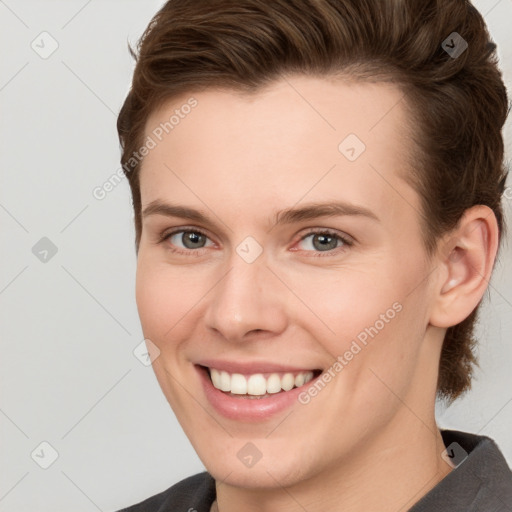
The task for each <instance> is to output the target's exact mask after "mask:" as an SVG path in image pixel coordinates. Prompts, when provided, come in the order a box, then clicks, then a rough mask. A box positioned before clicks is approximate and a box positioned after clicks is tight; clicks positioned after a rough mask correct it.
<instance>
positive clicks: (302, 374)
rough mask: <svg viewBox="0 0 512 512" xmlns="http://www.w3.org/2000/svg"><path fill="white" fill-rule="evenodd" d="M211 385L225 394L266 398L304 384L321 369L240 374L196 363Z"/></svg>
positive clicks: (243, 397) (248, 397) (256, 398)
mask: <svg viewBox="0 0 512 512" xmlns="http://www.w3.org/2000/svg"><path fill="white" fill-rule="evenodd" d="M198 367H199V368H200V370H201V371H202V372H204V373H205V374H206V375H207V377H208V379H209V380H210V382H211V384H212V386H213V387H214V388H215V389H217V390H219V391H221V392H222V393H224V394H225V395H227V396H230V397H234V398H241V399H249V400H251V399H252V400H262V399H268V398H271V397H273V396H276V395H279V394H283V393H287V392H288V391H291V390H293V389H295V388H300V387H302V386H305V385H306V384H308V383H309V382H310V381H312V380H313V379H315V378H316V377H318V376H319V375H320V374H321V373H322V370H320V369H313V370H300V371H280V372H277V371H276V372H267V373H250V374H242V373H235V372H233V373H232V372H228V371H226V370H221V369H218V368H212V367H208V366H202V365H198Z"/></svg>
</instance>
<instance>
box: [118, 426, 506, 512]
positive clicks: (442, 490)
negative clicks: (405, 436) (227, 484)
mask: <svg viewBox="0 0 512 512" xmlns="http://www.w3.org/2000/svg"><path fill="white" fill-rule="evenodd" d="M441 435H442V437H443V442H444V444H445V446H446V448H447V450H446V456H447V457H448V458H449V459H450V460H451V461H452V464H453V465H454V466H456V467H455V469H454V470H453V471H451V472H450V473H449V474H448V475H446V477H444V478H443V480H441V481H440V482H439V483H438V484H437V485H436V486H435V487H434V488H433V489H431V490H430V491H429V492H428V493H427V494H426V495H425V496H423V498H421V499H420V500H419V501H418V502H417V503H416V504H415V505H413V507H412V508H410V509H409V512H512V472H511V471H510V468H509V467H508V465H507V462H506V461H505V458H504V457H503V455H502V453H501V452H500V450H499V448H498V446H497V445H496V443H495V442H494V441H493V440H492V439H490V438H489V437H486V436H479V435H476V434H470V433H466V432H459V431H457V430H441ZM447 460H448V459H447ZM215 497H216V492H215V480H214V479H213V477H212V476H211V475H210V474H209V473H207V472H203V473H198V474H197V475H194V476H191V477H189V478H186V479H184V480H182V481H181V482H178V483H177V484H175V485H173V486H172V487H170V488H169V489H167V490H166V491H163V492H162V493H160V494H157V495H155V496H153V497H151V498H148V499H147V500H145V501H143V502H141V503H139V504H138V505H133V506H131V507H128V508H124V509H122V510H120V511H118V512H209V511H210V507H211V505H212V503H213V501H214V500H215Z"/></svg>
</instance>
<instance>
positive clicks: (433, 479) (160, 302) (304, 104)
mask: <svg viewBox="0 0 512 512" xmlns="http://www.w3.org/2000/svg"><path fill="white" fill-rule="evenodd" d="M291 84H293V87H291ZM299 92H300V94H299ZM191 96H193V97H194V98H196V100H197V101H198V105H197V107H196V108H195V109H194V110H193V111H192V112H191V113H190V114H189V115H188V116H186V118H185V119H183V120H181V122H180V124H179V125H178V126H176V127H175V128H174V129H173V131H172V132H170V133H169V135H167V136H166V137H165V138H164V139H163V140H162V141H161V142H160V143H159V144H158V145H157V146H156V147H155V148H154V149H152V150H151V151H150V152H149V154H148V155H147V156H146V157H145V159H144V162H143V165H142V171H141V176H140V183H141V198H142V208H143V210H144V209H145V208H146V207H147V206H148V205H150V204H151V203H153V202H154V201H157V200H158V201H162V202H167V203H173V204H179V205H183V206H188V207H192V208H196V209H199V210H201V211H203V212H204V213H205V214H206V215H207V216H208V217H209V218H210V220H211V223H209V224H207V225H205V224H203V223H202V222H196V221H190V220H189V219H186V218H178V217H167V216H165V215H161V214H151V215H146V216H145V217H144V218H143V230H142V236H141V242H140V247H139V252H138V266H137V289H136V297H137V306H138V310H139V314H140V319H141V323H142V328H143V332H144V336H145V337H146V338H148V339H150V340H151V342H152V343H153V344H154V345H155V346H156V347H158V349H159V351H160V354H159V357H157V358H156V359H155V361H154V363H153V367H154V371H155V374H156V376H157V378H158V381H159V383H160V386H161V388H162V390H163V392H164V394H165V396H166V398H167V400H168V401H169V403H170V405H171V407H172V409H173V410H174V412H175V414H176V416H177V418H178V420H179V422H180V424H181V426H182V427H183V429H184V431H185V433H186V434H187V436H188V438H189V439H190V441H191V443H192V445H193V447H194V448H195V450H196V451H197V453H198V455H199V457H200V458H201V460H202V461H203V463H204V465H205V467H206V468H207V470H208V471H209V472H210V473H211V474H212V475H213V477H214V478H215V479H216V482H217V499H218V506H219V510H220V511H221V512H230V511H235V510H242V509H243V510H246V511H256V510H258V511H272V510H282V511H290V512H291V511H299V510H300V511H302V510H304V509H306V510H311V511H313V510H327V511H331V510H344V511H363V510H364V511H366V510H380V511H383V512H386V511H393V512H396V511H397V510H406V509H407V508H409V507H411V506H412V505H413V504H414V503H415V502H416V501H418V500H419V499H420V498H421V497H422V496H423V495H424V494H426V493H427V492H428V491H429V490H430V489H431V488H432V487H433V486H435V485H436V484H437V483H438V482H439V481H440V480H441V479H442V478H444V477H445V476H446V475H447V474H448V473H449V472H450V471H451V467H450V466H449V465H448V464H447V463H445V462H444V461H443V460H442V458H441V454H442V452H443V450H444V445H443V443H442V439H441V436H440V433H439V430H438V427H437V425H436V421H435V416H434V404H435V393H436V382H437V375H438V372H437V368H438V362H439V357H440V351H441V346H442V340H443V337H444V334H445V330H446V328H447V327H449V326H450V325H454V324H456V323H458V322H460V321H461V320H462V319H463V318H465V317H467V316H468V315H469V314H470V312H471V311H472V310H473V308H474V307H475V306H476V305H477V304H478V302H479V300H480V299H481V297H482V295H483V293H484V291H485V288H486V286H487V280H488V278H489V277H490V273H491V271H492V265H493V261H494V257H495V254H496V248H497V227H496V221H495V218H494V215H493V214H492V212H491V210H489V209H488V208H486V207H484V206H477V207H474V208H472V209H471V210H468V211H467V212H466V215H465V216H464V218H463V219H462V221H461V223H460V225H459V227H458V228H457V230H455V231H454V232H452V233H450V234H448V235H447V236H446V237H443V238H442V239H441V240H440V242H439V249H438V251H437V252H436V253H435V254H434V255H433V256H432V257H431V258H429V257H427V254H426V252H425V249H424V245H423V242H422V233H421V227H420V214H419V211H420V209H421V208H420V199H419V196H418V194H417V193H416V192H415V191H414V190H413V189H412V188H411V186H410V185H408V184H407V183H406V181H405V180H404V179H403V175H405V174H406V173H407V172H408V168H407V163H406V160H407V159H406V155H408V148H409V143H408V142H407V138H406V133H407V130H409V129H410V128H408V126H407V123H408V118H407V114H406V111H405V108H404V105H403V102H402V101H400V100H401V98H402V94H401V92H400V91H399V90H398V89H397V88H395V86H393V85H391V84H384V83H379V84H361V83H359V84H355V83H349V82H346V81H342V80H340V79H336V80H335V79H327V78H325V77H318V78H313V77H305V76H292V77H288V78H287V79H280V80H279V81H276V82H274V83H273V84H271V86H270V87H267V88H266V89H264V90H261V91H259V92H258V93H257V94H255V95H252V96H247V95H242V94H239V93H234V92H233V91H229V90H220V89H217V90H214V89H210V90H206V91H202V92H197V93H194V94H192V93H190V94H187V95H183V96H182V97H180V98H173V99H172V101H169V102H168V103H167V104H165V105H164V106H163V107H162V108H160V109H158V110H157V111H155V112H154V113H153V114H152V115H151V117H150V118H149V119H148V122H147V125H146V136H147V135H150V134H151V131H152V130H153V129H154V127H156V126H158V125H159V123H161V122H165V121H166V120H168V119H169V115H170V114H172V112H173V111H174V109H176V108H179V106H180V105H183V104H184V103H185V102H186V101H187V99H188V98H189V97H191ZM350 133H354V134H356V135H357V136H358V137H359V139H361V140H362V141H363V142H364V144H365V145H366V151H365V152H364V153H362V154H361V156H359V158H358V159H357V160H355V161H354V162H350V161H349V160H347V159H346V158H345V156H344V155H343V154H342V153H341V152H340V151H339V150H338V145H339V144H340V142H341V141H342V140H343V139H344V138H345V137H346V136H347V135H348V134H350ZM331 200H338V201H344V202H346V203H349V204H351V205H358V206H361V207H364V208H367V209H369V210H371V211H372V212H373V213H374V214H375V216H376V217H378V220H373V219H371V218H367V217H365V216H360V215H359V216H356V215H343V216H331V217H326V216H324V217H319V218H316V219H310V220H302V221H298V222H294V223H291V224H285V225H279V226H276V225H274V222H273V219H274V215H275V213H276V212H277V211H278V210H281V209H284V208H290V207H299V206H304V205H305V204H306V203H310V202H325V201H331ZM171 228H172V229H178V228H182V229H185V228H187V229H191V228H192V229H194V228H195V229H199V230H200V231H201V232H203V233H205V234H206V236H207V238H206V241H205V242H204V243H203V247H202V248H199V249H193V248H192V249H190V248H188V246H186V245H184V242H183V237H182V236H181V235H182V233H179V234H178V235H175V236H173V237H172V239H170V238H168V239H167V240H164V241H160V235H162V233H164V234H165V233H169V232H170V231H171V230H172V229H171ZM316 228H318V229H319V230H320V231H321V230H322V229H328V230H330V231H334V232H336V233H337V234H339V235H340V236H342V237H347V238H348V239H349V240H350V241H352V242H353V243H352V244H351V245H348V244H343V242H341V241H339V242H338V245H337V246H336V244H335V243H334V244H333V245H331V246H329V247H330V248H328V249H324V250H322V246H321V245H320V244H318V243H317V244H316V246H315V245H314V244H313V242H314V239H315V236H314V235H311V236H309V237H307V238H305V239H304V240H302V241H301V238H302V237H303V236H306V235H307V234H310V232H311V230H312V229H316ZM248 236H251V237H253V238H254V239H255V240H257V242H258V243H259V244H260V246H261V247H262V249H263V252H262V254H261V255H260V256H259V257H258V258H257V259H256V260H255V261H254V262H252V263H247V262H246V261H245V260H244V259H243V258H241V257H240V256H239V255H238V254H237V252H236V248H237V246H238V245H239V244H240V243H241V242H242V241H243V240H244V239H245V238H246V237H248ZM198 247H200V245H199V246H198ZM319 247H320V248H319ZM332 247H335V248H332ZM173 249H175V250H178V251H179V250H181V251H183V253H177V252H173ZM187 251H188V252H187ZM394 303H399V304H400V305H401V311H400V312H399V313H397V314H396V316H395V317H394V318H393V319H392V320H390V321H389V322H388V323H386V324H385V327H384V328H383V329H382V330H380V331H379V333H378V335H376V336H375V337H374V338H373V339H372V340H371V342H370V343H369V344H368V345H367V346H366V347H364V348H363V349H362V350H361V351H360V352H359V353H358V354H357V355H356V356H355V357H354V358H353V359H352V360H351V361H350V362H349V363H348V364H347V365H346V366H345V367H344V368H343V370H342V371H341V372H339V373H338V374H337V375H336V377H335V378H333V379H332V380H331V382H329V383H328V385H327V386H326V387H325V388H324V389H323V390H322V391H321V392H320V393H318V395H317V396H316V397H314V398H312V399H311V401H310V402H309V403H308V404H306V405H304V404H301V403H298V402H297V403H295V404H294V405H293V406H292V408H291V409H288V410H286V411H285V412H284V413H283V414H278V415H276V416H275V417H272V418H270V419H268V420H265V421H258V422H241V421H236V420H229V419H226V418H224V417H223V416H221V415H219V414H218V413H217V412H216V411H215V409H213V407H212V406H211V405H210V404H209V402H208V401H207V399H206V397H205V395H204V392H203V389H202V387H201V383H200V380H199V377H198V374H197V372H196V370H195V368H194V362H197V361H199V360H201V359H202V358H222V359H228V360H230V361H240V360H241V361H271V362H276V363H281V364H288V365H292V366H295V367H304V368H320V369H324V370H325V369H328V368H329V367H331V366H332V364H333V362H334V360H335V358H336V357H337V356H339V355H342V354H344V353H345V351H346V350H348V349H349V347H350V344H351V342H352V341H353V340H354V339H355V338H356V336H357V335H358V334H359V333H360V332H362V331H364V329H365V328H367V327H369V326H373V325H374V324H375V322H376V321H377V320H378V319H379V318H380V315H381V314H384V313H385V312H386V311H387V310H388V309H389V308H391V307H392V305H393V304H394ZM249 441H250V442H252V443H253V444H254V445H255V446H256V447H257V449H258V450H259V451H260V452H261V454H262V458H261V460H259V461H258V463H257V464H256V465H254V466H253V467H251V468H248V467H246V466H245V465H244V464H242V463H241V461H240V460H239V459H238V457H237V452H238V451H239V450H240V449H241V448H242V447H243V446H244V445H245V444H246V443H247V442H249ZM401 507H403V508H401Z"/></svg>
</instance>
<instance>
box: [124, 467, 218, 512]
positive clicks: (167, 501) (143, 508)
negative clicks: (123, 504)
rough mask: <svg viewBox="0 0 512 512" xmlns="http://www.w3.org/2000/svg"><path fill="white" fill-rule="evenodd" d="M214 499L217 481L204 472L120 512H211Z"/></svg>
mask: <svg viewBox="0 0 512 512" xmlns="http://www.w3.org/2000/svg"><path fill="white" fill-rule="evenodd" d="M214 499H215V480H214V479H213V477H212V476H211V475H210V474H209V473H207V472H206V471H204V472H203V473H198V474H197V475H193V476H190V477H188V478H185V479H184V480H181V481H180V482H178V483H176V484H174V485H173V486H171V487H169V489H167V490H165V491H163V492H161V493H159V494H156V495H155V496H152V497H150V498H148V499H146V500H144V501H142V502H141V503H138V504H136V505H132V506H131V507H128V508H123V509H122V510H119V511H118V512H173V511H179V512H209V510H210V506H211V504H212V502H213V500H214Z"/></svg>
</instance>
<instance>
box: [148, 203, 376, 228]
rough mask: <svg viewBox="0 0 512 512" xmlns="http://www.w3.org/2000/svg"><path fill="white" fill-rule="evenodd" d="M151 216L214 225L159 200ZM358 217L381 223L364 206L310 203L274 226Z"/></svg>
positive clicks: (290, 211)
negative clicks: (322, 218) (320, 218)
mask: <svg viewBox="0 0 512 512" xmlns="http://www.w3.org/2000/svg"><path fill="white" fill-rule="evenodd" d="M150 215H164V216H166V217H180V218H184V219H188V220H191V221H195V222H200V223H203V224H206V225H209V226H211V225H213V224H214V223H213V222H212V221H211V220H210V219H209V218H208V216H207V215H206V214H205V213H203V212H201V211H200V210H196V209H195V208H190V207H187V206H182V205H175V204H169V203H164V202H162V201H160V200H158V199H156V200H155V201H152V202H151V203H149V204H148V205H147V206H146V207H145V208H144V210H143V212H142V217H143V218H144V217H148V216H150ZM336 216H356V217H366V218H368V219H371V220H373V221H377V222H380V219H379V218H378V217H377V215H376V214H375V213H374V212H373V211H371V210H369V209H368V208H365V207H363V206H359V205H354V204H350V203H345V202H341V201H333V202H327V203H308V204H305V205H304V206H301V207H298V208H293V207H292V208H286V209H284V210H280V211H278V212H277V213H276V214H275V215H274V219H273V222H274V225H283V224H293V223H296V222H301V221H305V220H313V219H316V218H319V217H336Z"/></svg>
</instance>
